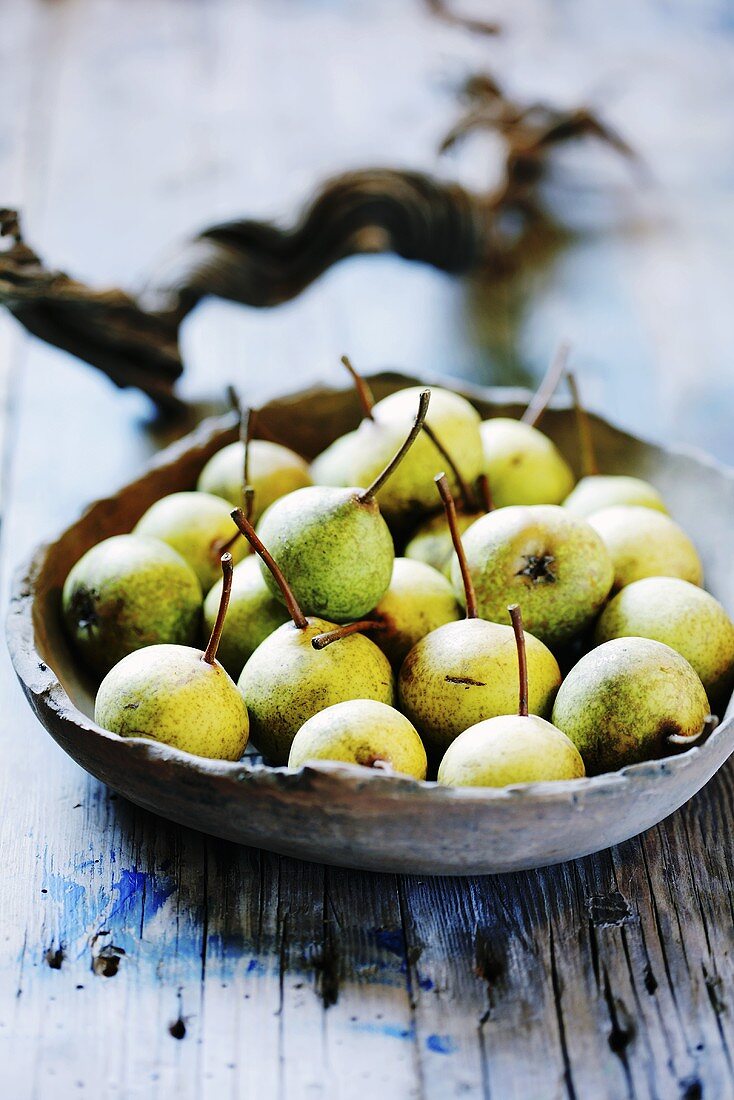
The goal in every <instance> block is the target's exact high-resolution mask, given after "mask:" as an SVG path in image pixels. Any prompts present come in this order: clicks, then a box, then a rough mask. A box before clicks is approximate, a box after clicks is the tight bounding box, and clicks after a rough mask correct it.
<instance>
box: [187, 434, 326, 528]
mask: <svg viewBox="0 0 734 1100" xmlns="http://www.w3.org/2000/svg"><path fill="white" fill-rule="evenodd" d="M247 446H248V456H247V480H248V484H249V485H251V486H252V488H253V489H254V491H255V504H256V511H255V513H254V519H253V522H257V520H258V518H259V517H260V515H261V514H262V513H263V512H264V511H265V509H266V508H267V507H269V505H271V504H272V503H273V501H274V500H278V499H279V498H280V497H283V496H285V495H286V494H287V493H292V492H294V490H296V489H302V488H303V487H304V486H306V485H310V484H311V476H310V474H309V472H308V465H307V464H306V462H304V460H303V459H302V458H301V456H300V455H297V454H296V453H295V451H291V450H290V449H289V448H288V447H282V446H281V445H280V443H271V442H270V441H269V440H266V439H251V440H249V442H248V445H247ZM244 466H245V444H244V443H243V442H242V441H238V442H237V443H230V444H229V445H228V446H227V447H223V448H222V449H221V451H217V453H216V454H215V455H212V457H211V458H210V459H209V461H208V462H207V464H206V466H205V467H204V469H203V470H202V471H201V474H200V475H199V480H198V482H197V485H196V488H197V489H198V490H199V491H200V492H204V493H210V494H212V495H213V496H216V497H222V498H223V499H224V500H226V501H228V502H229V504H230V505H231V506H232V507H239V505H240V504H241V503H242V492H243V488H244Z"/></svg>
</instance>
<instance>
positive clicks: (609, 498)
mask: <svg viewBox="0 0 734 1100" xmlns="http://www.w3.org/2000/svg"><path fill="white" fill-rule="evenodd" d="M617 504H630V505H634V506H635V507H640V508H652V510H653V511H655V512H667V510H668V509H667V508H666V507H665V502H664V500H663V498H662V497H661V496H660V493H659V492H658V491H657V489H655V488H654V487H653V486H652V485H651V484H650V483H649V481H643V480H642V478H639V477H628V476H627V475H626V474H591V475H589V476H588V477H582V478H581V480H580V481H579V483H578V484H577V485H576V487H575V489H574V490H573V491H572V492H571V493H570V494H569V495H568V496H567V497H566V499H565V500H564V501H563V507H564V508H568V510H569V512H573V514H574V515H575V516H581V517H582V518H583V519H588V517H589V516H591V515H593V514H594V512H600V511H601V510H602V508H611V507H613V506H615V505H617Z"/></svg>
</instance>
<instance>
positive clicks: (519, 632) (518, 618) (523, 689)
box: [507, 603, 528, 718]
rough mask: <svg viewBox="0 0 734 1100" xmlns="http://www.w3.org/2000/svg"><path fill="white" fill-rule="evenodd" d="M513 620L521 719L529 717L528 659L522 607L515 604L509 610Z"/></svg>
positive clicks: (518, 709) (518, 711) (518, 708)
mask: <svg viewBox="0 0 734 1100" xmlns="http://www.w3.org/2000/svg"><path fill="white" fill-rule="evenodd" d="M507 610H508V611H509V612H510V618H511V619H512V629H513V630H514V631H515V642H516V644H517V668H518V674H519V678H520V698H519V702H518V707H517V713H518V714H519V715H520V717H521V718H527V716H528V658H527V653H526V652H525V631H524V630H523V628H522V612H521V611H520V605H519V604H516V603H513V604H510V606H509V607H508V608H507Z"/></svg>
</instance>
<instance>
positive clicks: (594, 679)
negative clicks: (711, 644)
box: [553, 638, 709, 775]
mask: <svg viewBox="0 0 734 1100" xmlns="http://www.w3.org/2000/svg"><path fill="white" fill-rule="evenodd" d="M708 715H709V704H708V699H707V698H706V692H705V691H704V687H703V684H702V683H701V681H700V679H699V677H698V674H697V673H696V672H695V671H694V669H693V668H691V666H690V665H689V663H688V661H686V659H685V658H684V657H681V655H680V654H679V653H676V651H675V650H674V649H671V648H670V646H667V645H664V644H663V643H662V642H656V641H651V640H650V639H648V638H615V639H613V640H612V641H609V642H605V643H604V644H603V645H600V646H598V647H597V648H596V649H593V650H592V651H591V652H590V653H587V654H586V656H585V657H582V658H581V660H580V661H579V662H578V664H577V665H574V667H573V668H572V669H571V671H570V672H569V674H568V675H567V676H566V679H565V680H564V681H563V683H562V685H561V688H560V690H559V692H558V695H557V697H556V702H555V705H554V707H553V724H554V725H555V726H558V728H559V729H560V730H563V732H564V733H565V734H566V735H567V736H568V737H570V738H571V740H572V741H573V743H574V744H575V745H576V748H577V749H578V750H579V752H580V753H581V755H582V757H583V759H584V763H585V764H586V770H587V772H588V773H589V774H590V775H598V774H600V773H601V772H607V771H615V770H616V769H617V768H622V767H625V766H626V765H627V764H636V763H638V762H639V761H641V760H650V759H657V758H659V757H661V756H665V755H667V754H668V753H669V752H670V749H671V746H672V745H674V744H677V745H680V744H686V742H688V743H690V744H695V742H696V739H697V738H698V737H699V735H700V734H701V733H702V731H703V729H704V727H705V725H706V720H707V718H708Z"/></svg>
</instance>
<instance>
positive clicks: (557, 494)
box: [480, 416, 575, 508]
mask: <svg viewBox="0 0 734 1100" xmlns="http://www.w3.org/2000/svg"><path fill="white" fill-rule="evenodd" d="M480 431H481V435H482V445H483V447H484V461H485V469H486V472H487V474H488V476H489V480H490V483H491V485H492V496H493V497H494V502H495V505H496V506H497V507H498V508H503V507H505V506H507V505H509V504H560V503H561V502H562V501H563V500H564V499H565V498H566V497H567V496H568V494H569V493H570V492H571V489H572V488H573V485H574V480H575V479H574V476H573V471H572V470H571V467H570V466H569V464H568V463H567V462H566V460H565V458H564V457H563V455H562V454H561V452H560V451H559V450H558V448H557V447H556V445H555V443H553V442H552V441H551V440H550V439H549V438H548V436H546V435H543V433H542V432H540V431H538V429H537V428H533V427H531V426H530V425H529V424H524V423H523V422H522V421H520V420H512V419H510V418H509V417H504V416H497V417H493V418H492V419H491V420H485V421H483V422H482V425H481V428H480Z"/></svg>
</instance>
